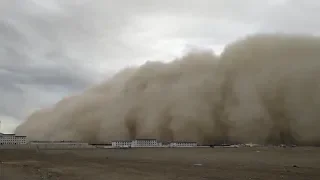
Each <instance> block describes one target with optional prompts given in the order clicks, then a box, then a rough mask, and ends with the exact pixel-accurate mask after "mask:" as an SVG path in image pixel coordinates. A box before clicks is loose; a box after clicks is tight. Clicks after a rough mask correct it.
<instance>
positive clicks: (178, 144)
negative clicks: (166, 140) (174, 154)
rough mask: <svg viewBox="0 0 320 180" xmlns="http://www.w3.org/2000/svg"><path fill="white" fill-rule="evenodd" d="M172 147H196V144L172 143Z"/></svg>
mask: <svg viewBox="0 0 320 180" xmlns="http://www.w3.org/2000/svg"><path fill="white" fill-rule="evenodd" d="M169 146H170V147H196V146H197V143H196V142H171V143H170V145H169Z"/></svg>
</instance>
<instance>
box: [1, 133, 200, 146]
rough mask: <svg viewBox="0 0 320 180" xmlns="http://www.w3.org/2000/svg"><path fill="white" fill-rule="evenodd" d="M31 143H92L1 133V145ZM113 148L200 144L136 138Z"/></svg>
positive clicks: (42, 144)
mask: <svg viewBox="0 0 320 180" xmlns="http://www.w3.org/2000/svg"><path fill="white" fill-rule="evenodd" d="M23 144H30V145H36V146H38V147H44V148H51V147H52V148H54V147H65V146H68V147H73V148H81V147H87V146H89V145H90V144H88V143H86V142H77V141H30V142H27V137H26V136H16V135H15V134H3V133H0V146H1V145H23ZM110 145H111V147H112V148H129V147H196V146H198V144H197V143H196V142H188V141H173V142H161V141H158V140H157V139H135V140H131V141H123V140H120V141H112V142H111V144H110ZM110 145H109V146H110Z"/></svg>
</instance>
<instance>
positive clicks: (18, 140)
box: [0, 133, 27, 145]
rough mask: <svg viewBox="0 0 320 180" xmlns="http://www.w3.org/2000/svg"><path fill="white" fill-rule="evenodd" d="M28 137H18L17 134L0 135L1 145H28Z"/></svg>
mask: <svg viewBox="0 0 320 180" xmlns="http://www.w3.org/2000/svg"><path fill="white" fill-rule="evenodd" d="M26 139H27V137H26V136H16V135H15V134H2V133H0V145H8V144H10V145H18V144H26V143H27V140H26Z"/></svg>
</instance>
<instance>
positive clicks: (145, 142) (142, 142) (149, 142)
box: [131, 139, 162, 147]
mask: <svg viewBox="0 0 320 180" xmlns="http://www.w3.org/2000/svg"><path fill="white" fill-rule="evenodd" d="M161 145H162V144H161V143H159V142H158V141H157V140H156V139H135V140H133V141H132V143H131V146H132V147H159V146H161Z"/></svg>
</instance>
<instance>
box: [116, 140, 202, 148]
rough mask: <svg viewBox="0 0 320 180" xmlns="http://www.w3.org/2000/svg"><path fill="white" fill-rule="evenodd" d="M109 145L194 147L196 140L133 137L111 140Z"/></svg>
mask: <svg viewBox="0 0 320 180" xmlns="http://www.w3.org/2000/svg"><path fill="white" fill-rule="evenodd" d="M111 146H112V147H115V148H117V147H118V148H119V147H120V148H121V147H196V146H198V144H197V142H189V141H173V142H160V141H158V140H157V139H135V140H132V141H123V140H121V141H112V142H111Z"/></svg>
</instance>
